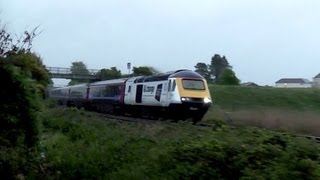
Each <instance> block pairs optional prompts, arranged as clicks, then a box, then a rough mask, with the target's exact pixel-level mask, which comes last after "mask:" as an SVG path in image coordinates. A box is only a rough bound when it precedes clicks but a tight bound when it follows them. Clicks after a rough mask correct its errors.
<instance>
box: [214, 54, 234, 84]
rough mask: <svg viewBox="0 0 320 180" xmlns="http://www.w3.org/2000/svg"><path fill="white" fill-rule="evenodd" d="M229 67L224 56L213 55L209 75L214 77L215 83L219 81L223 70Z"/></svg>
mask: <svg viewBox="0 0 320 180" xmlns="http://www.w3.org/2000/svg"><path fill="white" fill-rule="evenodd" d="M230 67H231V66H230V65H229V62H228V60H227V59H226V57H225V56H223V57H221V56H220V55H219V54H215V55H214V56H213V57H212V58H211V64H210V73H211V75H212V76H214V77H215V82H217V81H218V80H219V78H220V75H221V74H222V72H223V70H224V69H226V68H230Z"/></svg>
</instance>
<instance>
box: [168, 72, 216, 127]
mask: <svg viewBox="0 0 320 180" xmlns="http://www.w3.org/2000/svg"><path fill="white" fill-rule="evenodd" d="M169 79H171V81H172V82H174V84H175V86H176V87H177V88H176V91H175V92H176V93H172V94H171V95H170V96H171V98H170V101H171V102H170V105H169V107H170V109H172V110H173V112H172V113H173V114H174V116H179V117H181V118H183V119H187V118H192V120H193V123H197V122H199V121H200V120H201V119H202V118H203V116H204V115H205V113H206V112H207V111H208V109H209V107H210V106H211V104H212V99H211V96H210V91H209V88H208V84H207V81H206V80H205V79H204V78H203V77H202V76H201V75H199V74H198V73H196V72H193V71H188V70H187V71H179V72H177V73H174V74H172V75H171V76H170V77H169Z"/></svg>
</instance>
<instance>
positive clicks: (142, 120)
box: [98, 113, 320, 143]
mask: <svg viewBox="0 0 320 180" xmlns="http://www.w3.org/2000/svg"><path fill="white" fill-rule="evenodd" d="M98 114H99V116H101V117H104V118H108V119H112V120H116V121H125V122H133V123H155V122H166V123H176V121H173V120H165V119H163V120H159V119H148V118H135V117H129V116H118V115H111V114H102V113H98ZM228 121H230V120H229V119H228ZM190 124H192V122H190ZM194 126H196V127H207V128H214V127H216V125H215V124H210V123H198V124H196V125H194ZM229 126H231V127H232V128H236V127H235V126H232V125H230V124H229ZM282 134H283V135H289V136H294V137H301V138H307V139H311V140H314V141H316V142H317V143H320V137H319V136H311V135H302V134H288V133H282Z"/></svg>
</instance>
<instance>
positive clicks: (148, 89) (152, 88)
mask: <svg viewBox="0 0 320 180" xmlns="http://www.w3.org/2000/svg"><path fill="white" fill-rule="evenodd" d="M154 89H155V87H154V86H148V85H145V86H144V87H143V92H149V93H153V92H154Z"/></svg>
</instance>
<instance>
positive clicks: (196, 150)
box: [160, 130, 320, 179]
mask: <svg viewBox="0 0 320 180" xmlns="http://www.w3.org/2000/svg"><path fill="white" fill-rule="evenodd" d="M319 150H320V149H319V146H316V147H315V146H314V144H313V143H311V142H309V141H306V140H304V139H303V140H301V141H300V140H295V141H292V138H289V137H287V136H284V135H282V134H278V133H265V132H262V131H260V130H250V131H248V130H247V131H242V132H240V133H239V134H235V136H231V137H228V138H227V139H222V140H216V139H212V140H206V141H199V142H192V143H188V144H178V145H175V146H173V147H172V148H171V150H170V152H169V154H168V155H166V156H164V157H161V158H160V162H161V163H160V167H161V168H160V169H161V172H162V173H163V174H164V176H170V177H174V178H175V179H181V178H186V179H199V178H200V179H268V178H270V179H319V178H320V165H319V164H320V154H319V152H320V151H319Z"/></svg>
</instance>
